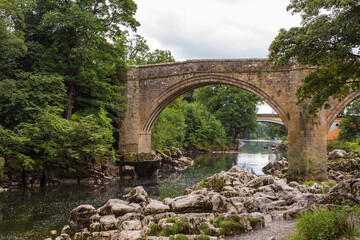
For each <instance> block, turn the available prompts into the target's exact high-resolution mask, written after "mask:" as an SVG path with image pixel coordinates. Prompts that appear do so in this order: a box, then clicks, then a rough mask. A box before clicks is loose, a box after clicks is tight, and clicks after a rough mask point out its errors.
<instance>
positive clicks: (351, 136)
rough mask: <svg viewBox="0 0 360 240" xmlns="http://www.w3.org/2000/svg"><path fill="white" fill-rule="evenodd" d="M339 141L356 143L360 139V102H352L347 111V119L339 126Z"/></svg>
mask: <svg viewBox="0 0 360 240" xmlns="http://www.w3.org/2000/svg"><path fill="white" fill-rule="evenodd" d="M339 128H341V131H340V135H339V140H344V141H349V142H350V141H354V140H356V139H357V138H360V100H359V99H358V100H356V101H354V102H352V104H351V105H350V106H349V107H348V108H347V109H346V113H345V118H344V119H343V120H341V122H340V124H339Z"/></svg>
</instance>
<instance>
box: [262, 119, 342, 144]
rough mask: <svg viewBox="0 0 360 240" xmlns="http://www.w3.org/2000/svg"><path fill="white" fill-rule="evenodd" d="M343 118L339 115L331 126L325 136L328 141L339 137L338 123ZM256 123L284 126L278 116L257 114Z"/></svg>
mask: <svg viewBox="0 0 360 240" xmlns="http://www.w3.org/2000/svg"><path fill="white" fill-rule="evenodd" d="M343 118H344V116H341V115H339V116H337V118H336V119H335V120H334V122H333V123H332V124H331V126H330V128H329V131H328V135H327V140H328V141H333V140H336V139H337V137H338V136H339V133H340V131H341V129H340V128H339V123H340V121H341V120H342V119H343ZM256 122H260V123H261V122H265V123H274V124H278V125H282V126H285V124H284V123H283V122H282V121H281V118H280V116H279V115H277V114H257V119H256Z"/></svg>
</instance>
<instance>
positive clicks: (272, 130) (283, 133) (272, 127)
mask: <svg viewBox="0 0 360 240" xmlns="http://www.w3.org/2000/svg"><path fill="white" fill-rule="evenodd" d="M266 125H267V126H268V129H269V136H270V138H272V139H274V138H280V139H284V138H287V136H288V132H287V130H286V128H285V126H283V125H279V124H273V123H267V124H266Z"/></svg>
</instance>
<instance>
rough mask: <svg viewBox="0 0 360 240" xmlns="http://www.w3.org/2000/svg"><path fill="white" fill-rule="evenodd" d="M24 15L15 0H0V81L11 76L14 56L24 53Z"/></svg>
mask: <svg viewBox="0 0 360 240" xmlns="http://www.w3.org/2000/svg"><path fill="white" fill-rule="evenodd" d="M24 27H25V24H24V16H23V14H22V12H21V9H19V8H18V7H17V5H16V1H15V0H1V1H0V81H1V80H3V79H6V78H7V77H11V76H13V71H14V70H15V69H16V68H17V67H18V65H17V63H16V58H18V57H21V56H23V55H25V54H26V52H27V48H26V46H25V44H24V32H23V31H22V30H23V28H24Z"/></svg>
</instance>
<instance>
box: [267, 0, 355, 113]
mask: <svg viewBox="0 0 360 240" xmlns="http://www.w3.org/2000/svg"><path fill="white" fill-rule="evenodd" d="M287 10H288V11H289V10H291V11H292V13H294V14H295V13H300V14H301V17H302V24H301V27H293V28H290V29H289V30H285V29H281V30H280V32H279V34H278V36H277V37H276V38H275V40H274V41H273V42H272V43H271V45H270V48H269V51H270V53H269V60H270V61H273V62H275V63H276V65H284V64H286V63H287V62H289V60H290V59H291V58H296V60H297V62H298V63H300V64H304V65H311V66H318V69H317V70H315V71H314V72H312V73H311V74H309V75H308V76H307V77H305V78H304V79H303V86H302V87H300V88H299V89H298V92H297V94H298V98H299V102H300V103H301V102H307V100H309V99H311V105H310V106H309V107H308V110H309V112H310V113H316V111H317V110H318V109H320V108H321V107H322V106H324V107H325V108H328V107H329V105H328V104H327V103H326V102H327V100H328V98H329V96H333V97H335V98H338V99H340V100H341V99H343V98H344V97H346V96H347V95H348V94H349V92H351V91H359V90H360V81H359V80H360V61H359V60H360V50H359V47H360V42H359V39H360V31H359V25H360V17H359V16H360V14H359V13H360V2H359V1H358V0H337V1H335V0H330V1H328V0H319V1H308V0H291V1H290V4H289V5H288V7H287Z"/></svg>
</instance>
